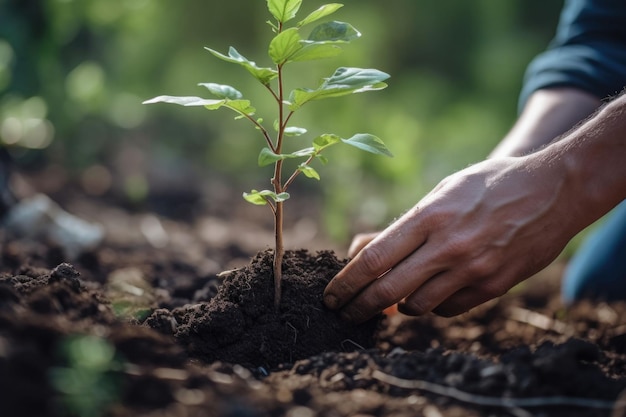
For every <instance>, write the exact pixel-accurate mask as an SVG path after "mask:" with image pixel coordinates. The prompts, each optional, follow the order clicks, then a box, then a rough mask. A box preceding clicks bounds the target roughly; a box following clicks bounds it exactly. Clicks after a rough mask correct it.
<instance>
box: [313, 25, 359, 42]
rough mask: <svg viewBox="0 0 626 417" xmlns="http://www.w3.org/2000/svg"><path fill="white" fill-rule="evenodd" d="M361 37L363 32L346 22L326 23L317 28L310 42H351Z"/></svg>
mask: <svg viewBox="0 0 626 417" xmlns="http://www.w3.org/2000/svg"><path fill="white" fill-rule="evenodd" d="M360 36H361V32H359V31H358V30H356V29H355V28H354V26H352V25H351V24H349V23H345V22H336V21H335V22H326V23H322V24H321V25H318V26H316V27H315V28H314V29H313V30H312V31H311V34H310V35H309V38H308V40H310V41H313V42H328V41H332V42H350V41H351V40H353V39H357V38H359V37H360Z"/></svg>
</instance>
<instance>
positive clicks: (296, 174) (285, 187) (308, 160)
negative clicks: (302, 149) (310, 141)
mask: <svg viewBox="0 0 626 417" xmlns="http://www.w3.org/2000/svg"><path fill="white" fill-rule="evenodd" d="M316 155H317V154H315V155H311V156H309V159H307V160H306V161H305V162H304V163H303V164H302V165H309V164H310V163H311V162H313V159H315V156H316ZM301 172H302V171H300V170H299V169H296V170H295V171H294V172H293V174H291V177H289V179H288V180H287V181H285V185H283V191H287V188H289V186H290V185H291V183H292V182H294V180H295V179H296V177H297V176H298V175H300V173H301Z"/></svg>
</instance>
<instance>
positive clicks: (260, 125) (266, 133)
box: [244, 114, 276, 153]
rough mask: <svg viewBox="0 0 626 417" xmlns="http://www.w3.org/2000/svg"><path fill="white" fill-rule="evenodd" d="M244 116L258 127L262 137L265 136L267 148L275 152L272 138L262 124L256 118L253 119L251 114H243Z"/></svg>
mask: <svg viewBox="0 0 626 417" xmlns="http://www.w3.org/2000/svg"><path fill="white" fill-rule="evenodd" d="M244 116H245V117H246V119H248V120H250V121H251V122H252V123H253V124H254V125H255V126H256V127H258V128H259V130H260V131H261V133H263V137H264V138H265V142H266V143H267V146H269V148H270V149H271V150H272V152H274V153H276V149H275V148H274V143H273V142H272V138H270V135H269V133H268V132H267V130H266V129H265V128H264V127H263V125H262V124H260V123H259V122H257V121H256V120H254V118H253V117H252V116H249V115H247V114H244Z"/></svg>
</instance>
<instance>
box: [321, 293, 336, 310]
mask: <svg viewBox="0 0 626 417" xmlns="http://www.w3.org/2000/svg"><path fill="white" fill-rule="evenodd" d="M324 304H326V307H328V308H329V309H331V310H336V309H337V307H338V306H339V300H338V299H337V297H335V296H334V295H333V294H325V295H324Z"/></svg>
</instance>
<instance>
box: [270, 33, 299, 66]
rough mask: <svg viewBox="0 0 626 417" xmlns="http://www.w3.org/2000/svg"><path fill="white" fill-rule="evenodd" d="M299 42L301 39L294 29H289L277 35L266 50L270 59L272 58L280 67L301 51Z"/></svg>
mask: <svg viewBox="0 0 626 417" xmlns="http://www.w3.org/2000/svg"><path fill="white" fill-rule="evenodd" d="M301 40H302V38H300V34H299V33H298V29H296V28H290V29H287V30H285V31H283V32H281V33H279V34H278V35H276V36H275V37H274V39H272V41H271V42H270V46H269V50H268V53H269V56H270V58H272V61H274V63H275V64H278V65H280V64H282V63H284V62H285V61H287V60H289V58H290V57H291V56H292V55H293V54H295V53H296V52H298V51H299V50H300V49H302V44H301V43H300V41H301Z"/></svg>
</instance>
